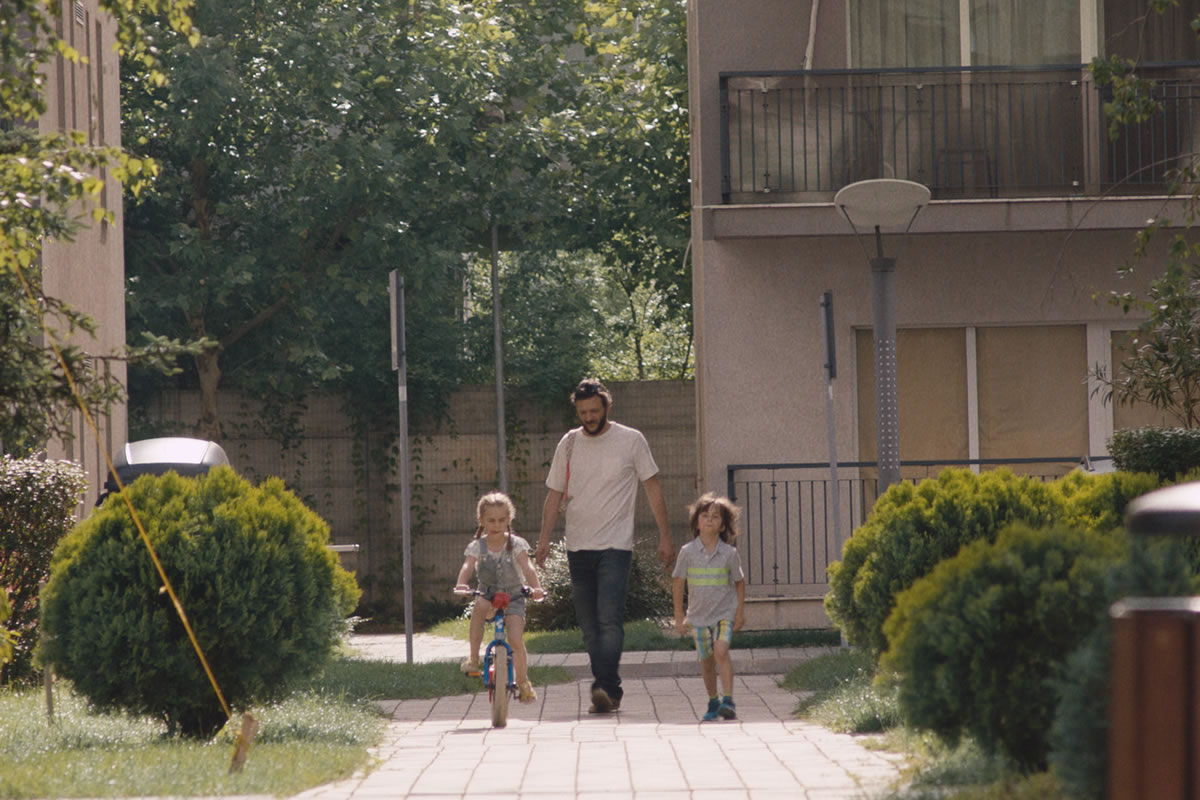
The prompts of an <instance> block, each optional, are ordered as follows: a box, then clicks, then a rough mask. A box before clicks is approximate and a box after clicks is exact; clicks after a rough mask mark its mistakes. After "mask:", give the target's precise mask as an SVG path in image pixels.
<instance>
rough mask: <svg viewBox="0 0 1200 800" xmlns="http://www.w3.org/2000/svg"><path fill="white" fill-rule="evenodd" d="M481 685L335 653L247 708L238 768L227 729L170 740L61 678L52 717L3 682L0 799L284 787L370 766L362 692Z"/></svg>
mask: <svg viewBox="0 0 1200 800" xmlns="http://www.w3.org/2000/svg"><path fill="white" fill-rule="evenodd" d="M530 679H531V680H532V681H533V682H534V684H535V685H539V686H540V685H545V684H547V683H561V682H568V681H570V680H571V677H570V675H569V673H567V672H566V670H564V669H562V668H559V667H545V668H532V669H530ZM481 688H482V687H481V683H480V681H479V679H478V678H467V677H466V676H464V675H462V673H460V672H459V671H458V667H457V665H454V664H397V663H395V662H384V661H368V660H361V661H360V660H355V659H335V660H334V661H333V662H332V663H331V664H330V666H329V668H328V669H327V670H326V672H325V674H324V675H322V676H321V677H319V678H318V679H316V680H314V681H313V682H312V683H311V685H309V686H307V687H304V688H303V689H302V690H301V691H298V692H296V693H294V694H293V695H292V696H291V697H289V698H288V699H286V700H284V701H282V702H280V703H276V704H273V705H269V706H264V707H261V708H254V709H252V713H253V714H254V715H255V717H257V718H258V720H259V723H260V727H259V732H258V735H257V737H256V738H255V740H254V746H253V747H252V749H251V750H250V757H249V759H248V760H247V761H246V765H245V768H244V769H243V771H242V772H240V773H238V774H236V775H229V774H228V771H229V762H230V759H231V758H232V756H233V736H232V733H231V732H230V731H229V730H227V731H223V732H222V733H221V734H218V736H217V737H216V738H215V739H214V740H212V741H190V740H186V739H181V738H172V737H168V736H167V729H166V725H165V724H164V723H162V722H160V721H157V720H154V719H151V718H148V717H134V716H130V715H127V714H97V713H93V712H91V711H90V710H89V709H88V707H87V704H86V702H85V701H84V700H83V699H82V698H80V697H78V696H76V695H75V694H74V693H72V692H71V691H70V688H69V685H67V684H65V683H60V684H58V687H57V689H56V691H55V719H54V722H53V723H51V722H50V721H48V719H47V714H46V701H45V693H44V691H43V690H42V689H40V688H39V689H26V690H21V691H14V690H0V798H34V797H37V798H48V797H138V796H156V795H157V796H162V795H172V796H193V795H227V794H272V795H276V796H286V795H291V794H295V793H297V792H301V791H303V790H305V789H308V788H311V787H313V786H319V785H321V784H323V783H328V782H330V781H335V780H338V779H340V778H345V777H348V776H350V775H352V774H354V772H355V771H357V770H359V769H362V768H365V767H368V766H369V757H368V754H367V748H369V747H371V746H373V745H374V744H376V743H378V741H379V739H380V737H381V735H382V732H383V726H384V719H383V717H382V716H380V714H379V712H378V711H377V710H376V709H375V707H374V706H372V705H371V704H370V702H369V701H370V700H377V699H396V700H407V699H415V698H431V697H441V696H445V695H454V694H466V693H469V692H474V691H479V690H480V689H481ZM235 720H237V721H240V718H239V717H235ZM229 727H230V728H232V726H229Z"/></svg>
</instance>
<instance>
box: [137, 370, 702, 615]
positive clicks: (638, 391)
mask: <svg viewBox="0 0 1200 800" xmlns="http://www.w3.org/2000/svg"><path fill="white" fill-rule="evenodd" d="M609 388H610V389H612V391H613V394H614V397H615V399H614V403H613V410H612V415H611V417H612V419H614V420H617V421H619V422H622V423H624V424H626V425H631V426H633V427H635V428H638V429H639V430H641V431H642V432H643V433H644V434H645V435H646V438H647V440H648V441H649V443H650V447H651V450H652V452H653V454H654V458H655V461H656V462H657V463H658V466H659V470H660V473H659V474H660V477H661V480H662V484H663V490H664V493H665V495H666V501H667V507H668V510H669V512H670V514H671V520H672V528H673V531H674V535H675V540H676V545H677V546H678V545H681V544H683V543H684V542H685V541H686V537H687V530H686V529H687V512H686V506H687V504H688V503H690V502H691V501H692V500H694V499H695V497H696V495H697V494H698V490H697V483H696V477H695V476H696V471H695V465H696V438H695V425H694V409H695V399H694V394H693V385H692V383H691V382H689V381H662V382H649V383H613V384H610V385H609ZM494 402H495V389H494V387H492V386H480V387H468V388H465V389H462V390H460V391H459V392H457V393H455V394H454V396H453V397H452V398H451V401H450V406H449V409H448V417H449V420H450V421H449V422H448V423H446V424H443V425H439V426H420V425H416V424H411V423H410V454H411V459H410V475H411V477H412V483H413V490H412V491H413V507H414V522H413V526H414V527H413V531H414V536H413V567H414V583H415V584H417V592H416V593H417V595H418V596H422V595H430V596H434V597H436V598H439V599H446V598H448V597H449V594H448V589H449V587H450V586H452V585H453V582H454V577H455V575H456V574H457V572H458V568H459V567H460V565H461V564H462V552H463V549H464V548H465V547H466V545H467V542H468V541H469V540H470V538H471V537H472V536H473V535H474V532H475V503H476V501H477V500H478V498H479V496H480V495H481V494H483V493H484V492H486V491H489V490H491V489H493V488H495V480H496V443H495V418H496V417H495V406H494ZM506 403H507V404H508V409H507V410H508V412H509V414H508V416H509V418H510V419H512V418H515V419H516V420H518V423H517V428H518V429H517V431H516V433H515V435H514V434H512V433H511V432H510V437H511V438H510V442H509V451H508V452H509V463H508V479H509V491H510V494H511V495H512V496H513V498H514V500H515V501H516V504H517V519H516V524H515V528H516V531H517V532H518V534H520V535H522V536H525V537H526V538H527V539H530V540H532V541H536V539H537V535H538V531H539V529H540V526H541V509H542V504H543V501H544V500H545V496H546V488H545V484H544V481H545V477H546V471H547V469H548V468H549V464H550V459H551V457H552V456H553V453H554V447H555V445H556V444H557V443H558V440H559V438H561V436H562V434H563V433H565V432H566V430H567V429H568V428H569V427H573V426H574V425H575V424H576V423H575V421H574V420H573V418H572V417H571V411H572V409H571V407H570V405H569V403H568V402H567V400H566V398H565V397H564V398H563V402H562V404H561V406H559V407H556V408H553V409H545V408H541V407H539V406H537V405H534V404H532V403H530V402H528V401H526V400H522V399H521V398H512V397H509V398H506ZM218 407H219V411H220V414H221V416H222V419H223V420H227V421H229V423H230V424H228V425H227V429H228V430H230V431H233V433H232V434H231V435H229V436H228V438H227V440H226V441H224V442H222V445H223V446H224V447H225V449H226V451H227V452H228V454H229V457H230V460H231V461H232V462H233V465H234V466H235V467H236V468H237V469H238V471H239V472H241V473H242V474H244V475H246V476H247V477H249V478H251V479H252V480H259V479H262V478H264V477H266V476H271V475H274V476H279V477H282V478H284V480H285V481H287V483H288V486H289V488H291V489H292V490H293V491H295V492H296V493H297V494H298V495H299V496H301V497H302V498H303V499H304V500H305V501H306V502H307V503H308V504H309V505H310V506H311V507H313V508H314V509H315V510H316V511H317V512H318V513H320V514H321V515H322V517H324V518H325V519H326V520H327V521H328V522H329V523H330V526H331V529H332V539H333V542H334V543H336V544H358V545H360V548H361V549H360V551H359V553H358V554H357V555H356V556H344V560H345V561H346V563H347V566H348V567H350V568H354V569H357V571H358V573H359V576H360V581H361V582H363V583H364V585H365V586H366V587H367V589H368V592H369V599H370V600H371V601H373V602H375V603H380V604H388V603H396V604H399V602H400V599H401V592H402V584H401V583H400V581H401V577H402V573H401V571H400V570H401V562H400V560H399V556H400V553H401V533H402V524H401V519H400V514H399V512H398V509H397V506H396V500H397V499H398V498H399V486H398V485H397V483H396V479H395V475H394V472H393V471H392V470H391V469H389V468H388V466H387V465H386V464H384V465H381V464H379V463H378V462H377V461H376V455H373V454H378V453H380V452H383V453H386V452H387V451H389V450H390V449H391V447H392V446H393V444H394V443H393V442H392V441H390V440H389V439H387V438H386V437H385V436H384V435H383V434H380V433H379V432H372V433H371V434H369V435H368V436H367V437H366V438H365V439H356V438H355V437H354V436H353V435H352V433H351V431H350V430H349V426H348V423H347V420H346V418H345V416H344V415H343V414H342V412H341V409H340V405H339V401H338V400H337V399H336V398H332V397H319V398H311V399H310V400H309V401H308V402H307V404H306V406H305V407H304V408H302V409H299V413H300V416H299V423H300V425H301V426H302V428H303V431H304V437H303V440H302V441H300V442H298V443H296V445H295V446H294V447H289V448H286V449H285V448H283V447H281V446H280V444H279V443H278V442H277V441H274V440H272V439H270V438H268V437H267V436H266V435H265V434H263V433H262V432H261V431H260V430H258V429H257V426H256V425H255V423H254V418H255V410H254V408H253V406H246V405H245V404H244V402H243V400H242V398H239V397H237V396H236V395H232V394H222V395H221V396H220V398H219V403H218ZM198 414H199V403H198V397H197V395H195V394H194V393H183V392H172V393H166V394H164V395H162V396H161V397H159V398H157V399H156V401H155V402H154V403H153V404H152V406H151V409H150V416H151V419H152V420H153V421H154V422H155V424H156V426H157V427H158V428H159V429H160V430H163V431H164V432H165V433H176V434H179V435H189V431H190V428H191V425H192V424H193V423H194V421H195V420H196V419H197V417H198ZM722 486H723V485H722V484H714V487H715V488H717V489H720V488H722ZM636 514H637V517H636V519H637V536H638V540H639V542H642V543H645V544H646V545H647V546H649V547H650V549H653V545H654V543H655V542H656V541H657V528H656V527H655V524H654V518H653V516H652V515H651V513H650V509H649V507H648V506H647V504H646V501H645V497H644V495H641V494H639V499H638V506H637V512H636ZM561 527H562V524H561V522H560V523H559V530H558V532H557V533H556V538H558V537H559V536H561Z"/></svg>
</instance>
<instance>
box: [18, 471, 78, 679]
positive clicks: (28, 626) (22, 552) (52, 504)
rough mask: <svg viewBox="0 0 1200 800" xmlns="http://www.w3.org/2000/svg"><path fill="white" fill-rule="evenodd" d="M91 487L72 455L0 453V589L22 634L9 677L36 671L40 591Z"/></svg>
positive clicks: (19, 633) (24, 677) (23, 677)
mask: <svg viewBox="0 0 1200 800" xmlns="http://www.w3.org/2000/svg"><path fill="white" fill-rule="evenodd" d="M86 488H87V478H86V477H85V476H84V474H83V470H81V469H80V468H79V466H78V465H76V464H74V463H72V462H70V461H41V460H39V459H36V458H20V459H16V458H11V457H10V456H4V457H3V458H0V594H3V593H4V590H5V589H6V588H7V590H8V592H9V603H10V605H11V610H12V616H11V617H10V619H9V621H8V624H7V625H6V627H7V628H8V629H9V630H10V631H12V632H13V633H15V634H17V637H18V638H17V641H16V645H15V647H14V650H13V660H12V662H11V663H9V664H7V665H5V666H4V668H3V673H2V674H3V676H4V678H5V680H6V681H14V680H15V681H20V680H23V679H26V678H28V677H29V676H30V675H31V673H32V671H33V658H32V654H33V647H34V645H35V644H36V643H37V640H38V591H39V590H40V589H41V583H42V581H44V580H46V578H47V577H49V575H50V557H51V555H52V554H53V553H54V547H55V545H57V544H58V542H59V540H60V539H62V537H63V536H65V535H66V533H67V531H69V530H70V529H71V526H72V525H74V524H75V508H76V506H77V505H78V504H79V500H80V498H81V497H82V496H83V492H84V490H85V489H86ZM2 661H3V660H2V659H0V663H2Z"/></svg>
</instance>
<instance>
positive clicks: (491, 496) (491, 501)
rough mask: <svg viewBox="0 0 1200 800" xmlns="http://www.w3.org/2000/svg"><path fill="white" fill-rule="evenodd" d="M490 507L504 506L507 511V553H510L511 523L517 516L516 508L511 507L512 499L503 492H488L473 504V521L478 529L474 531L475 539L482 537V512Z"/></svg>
mask: <svg viewBox="0 0 1200 800" xmlns="http://www.w3.org/2000/svg"><path fill="white" fill-rule="evenodd" d="M491 506H504V508H505V509H507V510H508V537H507V539H506V541H507V542H508V551H509V552H510V553H511V552H512V549H513V543H512V537H513V529H512V522H513V519H514V518H516V516H517V507H516V506H515V505H513V501H512V498H510V497H509V496H508V495H506V494H505V493H504V492H488V493H487V494H485V495H484V496H483V497H481V498H479V502H478V503H476V504H475V520H476V523H477V524H478V526H479V527H477V528H476V529H475V538H476V539H480V538H482V537H483V510H484V509H485V508H489V507H491Z"/></svg>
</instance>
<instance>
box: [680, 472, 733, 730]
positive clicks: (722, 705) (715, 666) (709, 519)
mask: <svg viewBox="0 0 1200 800" xmlns="http://www.w3.org/2000/svg"><path fill="white" fill-rule="evenodd" d="M690 511H691V514H690V516H689V520H688V522H689V525H690V527H691V529H692V536H693V537H694V538H693V539H692V541H690V542H688V543H687V544H685V545H684V546H683V547H682V548H680V550H679V558H678V559H677V560H676V561H675V571H674V573H672V577H673V580H672V582H671V596H672V599H673V600H674V603H675V629H676V630H678V631H679V632H680V633H686V632H687V626H688V624H689V623H690V624H691V626H692V634H693V636H694V637H695V639H696V654H697V655H698V656H699V657H700V674H701V676H702V677H703V678H704V688H705V689H707V690H708V710H707V711H705V713H704V716H703V717H702V719H703V720H704V721H712V720H715V719H718V718H722V719H735V718H736V717H737V710H736V706H735V705H734V702H733V661H732V659H731V658H730V656H729V648H730V645H731V644H732V642H733V632H734V631H737V630H741V629H742V626H743V625H745V624H746V619H745V608H744V607H745V600H746V581H745V577H744V575H743V574H742V563H741V560H740V559H739V558H738V551H737V548H736V547H734V546H733V545H732V544H731V542H732V541H733V539H734V537H736V536H737V519H738V510H737V506H735V505H734V504H733V503H732V502H730V501H729V499H728V498H725V497H718V496H717V495H715V494H712V493H709V494H705V495H703V496H702V497H701V498H700V499H699V500H697V501H696V503H695V505H693V506H692V507H691V509H690ZM685 585H686V586H687V618H686V619H685V618H684V614H683V591H684V586H685ZM718 673H719V674H720V678H721V686H722V688H724V689H725V694H724V696H723V697H721V698H720V699H718V696H717V675H718Z"/></svg>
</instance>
